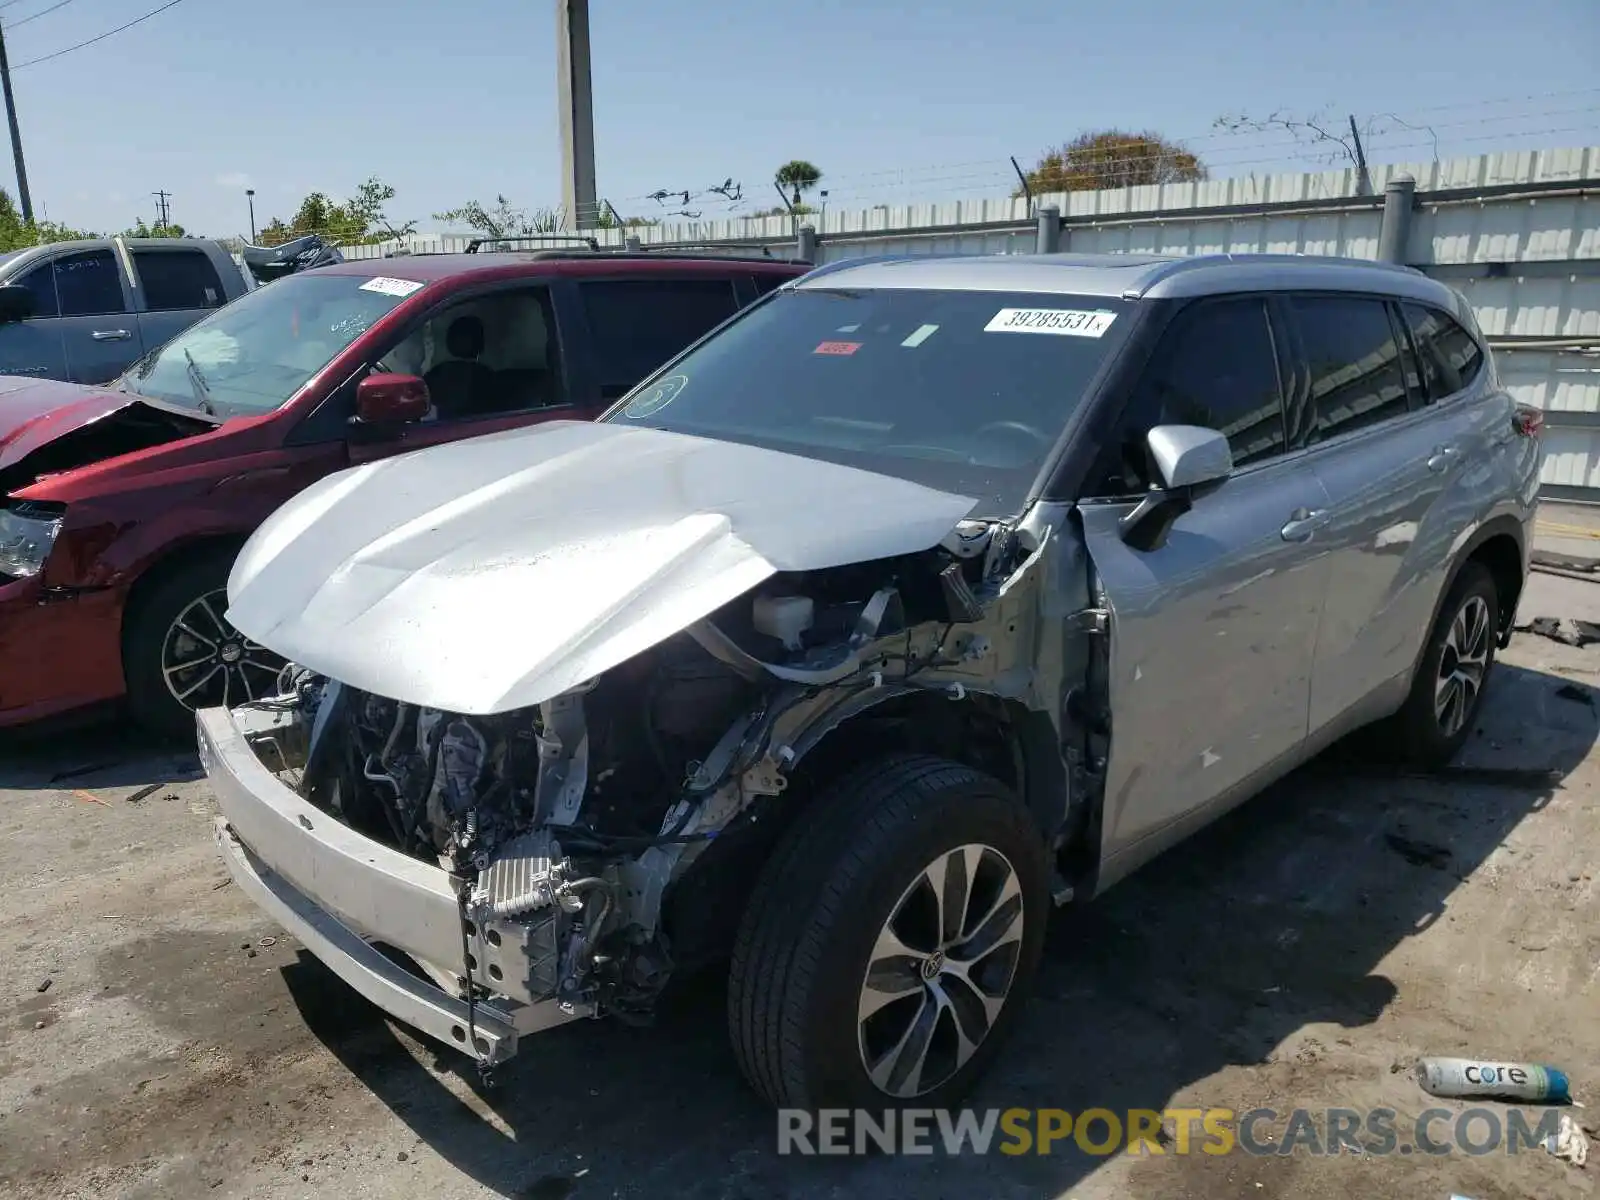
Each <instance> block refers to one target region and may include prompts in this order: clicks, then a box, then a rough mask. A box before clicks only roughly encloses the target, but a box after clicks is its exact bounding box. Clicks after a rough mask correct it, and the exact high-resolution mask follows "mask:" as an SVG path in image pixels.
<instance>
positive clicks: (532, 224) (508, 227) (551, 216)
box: [433, 195, 564, 238]
mask: <svg viewBox="0 0 1600 1200" xmlns="http://www.w3.org/2000/svg"><path fill="white" fill-rule="evenodd" d="M433 219H434V220H435V221H448V222H451V223H452V224H458V225H465V226H466V227H467V228H468V229H470V230H472V231H473V232H474V233H481V234H483V235H484V236H485V237H490V238H513V237H533V236H535V235H537V234H541V233H559V232H561V230H562V228H563V225H564V222H563V221H562V219H561V213H560V211H559V210H557V209H554V208H536V209H533V210H532V211H531V212H530V211H529V210H527V209H525V208H518V207H517V206H516V205H514V204H512V203H511V201H509V200H507V199H506V198H505V197H504V196H501V195H497V196H495V198H494V207H492V208H489V207H486V206H485V205H483V204H481V203H480V202H479V201H477V200H468V201H467V202H466V203H465V204H463V205H462V206H461V207H460V208H452V209H449V210H448V211H446V212H438V213H434V214H433Z"/></svg>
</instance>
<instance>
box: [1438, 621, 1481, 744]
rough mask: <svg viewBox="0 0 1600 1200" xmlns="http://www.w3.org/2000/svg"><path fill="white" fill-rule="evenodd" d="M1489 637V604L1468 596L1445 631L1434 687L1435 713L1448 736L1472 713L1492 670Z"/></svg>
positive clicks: (1459, 728) (1455, 731)
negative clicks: (1490, 667)
mask: <svg viewBox="0 0 1600 1200" xmlns="http://www.w3.org/2000/svg"><path fill="white" fill-rule="evenodd" d="M1489 638H1490V630H1489V605H1488V604H1487V603H1486V602H1485V601H1484V599H1483V597H1482V596H1468V597H1467V599H1466V603H1464V604H1463V605H1462V606H1461V608H1460V610H1459V611H1458V612H1457V613H1456V616H1455V620H1453V621H1451V622H1450V628H1449V630H1448V631H1447V632H1446V633H1445V638H1444V649H1443V651H1442V652H1441V653H1440V655H1439V674H1438V677H1437V678H1436V679H1435V680H1434V686H1433V714H1434V716H1435V718H1436V719H1437V720H1438V722H1439V731H1440V732H1441V733H1443V734H1444V736H1445V737H1447V738H1451V737H1454V736H1455V735H1456V734H1457V733H1459V732H1460V730H1461V727H1462V726H1463V725H1465V724H1466V722H1467V718H1468V717H1470V716H1471V715H1472V710H1473V705H1474V703H1475V702H1476V700H1477V698H1478V693H1479V691H1481V690H1482V688H1483V678H1484V675H1485V674H1486V673H1487V672H1488V670H1489Z"/></svg>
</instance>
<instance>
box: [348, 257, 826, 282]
mask: <svg viewBox="0 0 1600 1200" xmlns="http://www.w3.org/2000/svg"><path fill="white" fill-rule="evenodd" d="M809 269H810V268H809V266H807V265H806V264H796V263H791V262H788V261H786V260H784V259H781V258H777V259H774V258H735V257H733V256H732V255H717V254H671V253H664V252H661V251H645V252H641V253H638V254H611V253H606V252H604V251H602V252H600V253H598V254H596V253H592V252H587V251H567V252H557V253H550V254H540V253H534V252H526V251H524V252H517V251H500V252H494V253H477V254H405V255H400V256H398V257H396V258H357V259H348V260H346V261H345V262H342V263H329V264H328V265H327V266H323V267H317V268H316V273H317V274H319V275H392V276H395V277H397V278H400V279H410V280H414V281H416V282H418V283H433V282H434V281H436V280H440V279H455V278H457V277H458V276H463V275H477V274H486V273H493V274H497V275H519V274H533V273H535V272H537V273H538V274H541V275H589V274H601V273H604V272H607V271H617V270H626V271H630V272H633V271H638V272H640V273H643V274H649V273H651V272H653V271H672V272H676V273H682V272H688V273H691V274H693V273H697V272H704V273H706V274H715V273H717V272H719V271H722V272H727V271H741V272H744V271H756V272H759V273H763V274H764V273H766V272H772V273H774V274H785V275H798V274H800V273H802V272H804V271H806V270H809Z"/></svg>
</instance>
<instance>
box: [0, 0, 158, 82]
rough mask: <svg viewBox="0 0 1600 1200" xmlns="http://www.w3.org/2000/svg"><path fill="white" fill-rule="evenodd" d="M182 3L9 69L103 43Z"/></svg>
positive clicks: (12, 0) (152, 11) (151, 12)
mask: <svg viewBox="0 0 1600 1200" xmlns="http://www.w3.org/2000/svg"><path fill="white" fill-rule="evenodd" d="M8 2H12V3H14V2H15V0H8ZM182 3H183V0H167V2H166V3H165V4H163V5H162V6H161V7H160V8H153V9H151V10H150V11H149V12H147V13H145V14H144V16H142V17H135V18H134V19H133V20H131V21H129V22H128V23H127V24H126V25H118V26H117V27H116V28H115V29H108V30H106V31H105V32H104V33H102V34H100V35H98V36H97V37H92V38H89V39H88V40H87V41H83V42H79V43H78V44H77V45H76V46H68V47H66V48H65V49H63V50H57V51H55V52H53V53H51V54H42V55H40V56H39V57H38V58H30V59H29V60H28V61H27V62H25V63H18V64H17V65H16V66H14V67H12V68H11V69H12V70H13V71H20V70H22V68H24V67H33V66H37V65H38V64H40V63H42V62H49V61H50V60H51V59H52V58H60V57H61V56H62V55H63V54H71V53H72V52H73V51H74V50H82V49H83V48H84V47H85V46H92V45H94V44H95V43H96V42H103V41H105V40H106V39H107V38H108V37H115V36H116V35H117V34H119V33H122V32H123V31H124V30H128V29H132V28H133V27H134V26H135V25H142V24H143V23H144V22H146V21H148V20H149V19H150V18H151V17H155V16H160V15H161V14H162V13H164V12H166V11H167V9H169V8H176V7H177V6H178V5H180V4H182Z"/></svg>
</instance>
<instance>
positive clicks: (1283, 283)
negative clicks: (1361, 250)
mask: <svg viewBox="0 0 1600 1200" xmlns="http://www.w3.org/2000/svg"><path fill="white" fill-rule="evenodd" d="M795 286H798V287H802V288H813V287H860V288H919V289H927V290H930V291H973V292H990V291H995V292H1039V293H1044V294H1060V295H1077V296H1105V297H1113V296H1116V297H1122V298H1123V299H1128V300H1144V299H1150V300H1166V299H1179V298H1188V297H1193V296H1207V295H1212V294H1215V293H1221V292H1238V291H1276V290H1280V289H1291V288H1292V289H1296V290H1299V289H1306V290H1319V291H1351V292H1378V293H1383V294H1388V295H1394V296H1402V297H1405V298H1407V299H1414V300H1421V301H1428V302H1431V303H1434V304H1438V305H1442V306H1445V307H1448V308H1454V307H1456V301H1455V293H1454V292H1452V291H1451V290H1450V289H1449V288H1448V287H1446V286H1444V285H1443V284H1441V283H1438V282H1436V281H1434V280H1432V279H1429V278H1428V277H1427V276H1426V275H1424V274H1423V273H1422V272H1421V271H1418V270H1416V269H1415V268H1412V267H1402V266H1395V265H1392V264H1389V263H1379V262H1369V261H1366V260H1364V259H1357V258H1333V257H1325V256H1321V255H1300V254H1197V255H1190V256H1183V257H1178V256H1161V255H1150V254H989V255H937V256H935V255H922V254H919V255H914V256H913V255H908V256H903V257H897V258H879V259H865V260H862V259H856V260H847V261H845V262H841V263H838V264H837V265H830V266H826V267H822V268H819V269H818V270H816V271H813V272H812V273H811V274H810V275H808V276H806V277H805V278H804V279H803V280H801V281H800V282H799V283H798V284H797V285H795Z"/></svg>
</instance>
